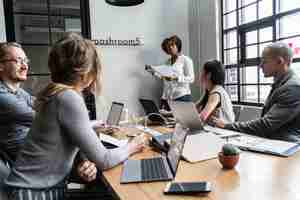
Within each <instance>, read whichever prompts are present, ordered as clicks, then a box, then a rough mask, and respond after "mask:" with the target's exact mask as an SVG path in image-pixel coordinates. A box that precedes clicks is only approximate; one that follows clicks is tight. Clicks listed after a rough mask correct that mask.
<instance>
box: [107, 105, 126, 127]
mask: <svg viewBox="0 0 300 200" xmlns="http://www.w3.org/2000/svg"><path fill="white" fill-rule="evenodd" d="M123 107H124V104H123V103H118V102H112V105H111V107H110V111H109V113H108V117H107V121H106V123H107V124H108V125H113V126H117V125H118V124H119V121H120V118H121V114H122V111H123Z"/></svg>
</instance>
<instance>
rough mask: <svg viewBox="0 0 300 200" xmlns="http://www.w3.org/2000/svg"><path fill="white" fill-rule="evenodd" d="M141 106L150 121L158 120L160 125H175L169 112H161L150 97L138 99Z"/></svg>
mask: <svg viewBox="0 0 300 200" xmlns="http://www.w3.org/2000/svg"><path fill="white" fill-rule="evenodd" d="M139 102H140V103H141V105H142V107H143V108H144V111H145V113H146V115H147V116H148V118H149V119H150V120H151V121H152V122H158V123H160V124H162V125H173V127H174V125H175V122H174V118H173V115H172V113H171V112H167V111H165V112H161V111H160V110H159V109H158V107H157V106H156V104H155V102H154V101H153V100H150V99H142V98H140V99H139Z"/></svg>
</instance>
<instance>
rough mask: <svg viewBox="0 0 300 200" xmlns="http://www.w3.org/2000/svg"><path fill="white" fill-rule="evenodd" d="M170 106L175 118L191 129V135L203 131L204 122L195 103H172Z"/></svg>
mask: <svg viewBox="0 0 300 200" xmlns="http://www.w3.org/2000/svg"><path fill="white" fill-rule="evenodd" d="M169 105H170V107H171V110H172V112H173V115H174V117H175V118H176V119H177V120H178V121H179V123H180V124H181V125H182V126H184V127H185V128H189V130H190V133H192V134H193V133H199V132H201V131H202V130H203V122H202V121H201V120H200V118H199V114H198V111H197V109H196V106H195V104H194V103H193V102H183V101H170V102H169Z"/></svg>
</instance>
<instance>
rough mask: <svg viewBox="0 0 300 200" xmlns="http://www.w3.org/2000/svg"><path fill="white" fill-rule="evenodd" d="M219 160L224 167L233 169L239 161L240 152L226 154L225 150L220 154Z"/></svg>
mask: <svg viewBox="0 0 300 200" xmlns="http://www.w3.org/2000/svg"><path fill="white" fill-rule="evenodd" d="M218 157H219V161H220V163H221V164H222V166H223V168H224V169H233V168H234V167H235V165H236V164H237V163H238V162H239V158H240V154H237V155H228V156H227V155H224V154H223V152H220V153H219V154H218Z"/></svg>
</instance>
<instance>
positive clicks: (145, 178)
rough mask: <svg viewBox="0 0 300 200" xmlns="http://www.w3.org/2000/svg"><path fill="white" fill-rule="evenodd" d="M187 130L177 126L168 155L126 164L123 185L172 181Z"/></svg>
mask: <svg viewBox="0 0 300 200" xmlns="http://www.w3.org/2000/svg"><path fill="white" fill-rule="evenodd" d="M186 135H187V130H186V129H185V128H183V127H182V126H181V125H179V124H177V125H176V127H175V130H174V134H173V136H172V138H171V144H170V148H169V150H168V153H167V155H163V156H162V157H155V158H150V159H141V160H127V161H125V162H124V165H123V171H122V176H121V183H134V182H151V181H167V180H172V179H173V178H174V177H175V175H176V171H177V167H178V163H179V161H180V157H181V152H182V149H183V146H184V142H185V138H186Z"/></svg>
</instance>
